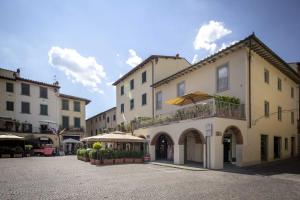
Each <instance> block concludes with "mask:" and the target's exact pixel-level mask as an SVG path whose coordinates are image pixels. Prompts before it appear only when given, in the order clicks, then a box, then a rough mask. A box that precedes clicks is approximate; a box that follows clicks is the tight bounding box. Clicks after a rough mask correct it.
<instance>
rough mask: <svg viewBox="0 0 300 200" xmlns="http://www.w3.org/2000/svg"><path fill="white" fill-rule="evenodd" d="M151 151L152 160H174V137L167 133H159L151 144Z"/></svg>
mask: <svg viewBox="0 0 300 200" xmlns="http://www.w3.org/2000/svg"><path fill="white" fill-rule="evenodd" d="M150 145H151V146H150V151H152V153H151V154H152V155H153V154H154V155H155V157H152V158H151V160H170V161H171V160H173V159H174V141H173V139H172V137H171V136H170V135H169V134H168V133H165V132H159V133H157V134H156V135H155V136H154V137H153V138H152V140H151V142H150Z"/></svg>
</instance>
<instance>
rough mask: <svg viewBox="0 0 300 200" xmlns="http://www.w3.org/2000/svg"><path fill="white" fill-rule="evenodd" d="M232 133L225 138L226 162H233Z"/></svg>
mask: <svg viewBox="0 0 300 200" xmlns="http://www.w3.org/2000/svg"><path fill="white" fill-rule="evenodd" d="M231 140H232V137H231V135H225V136H224V139H223V145H224V162H225V163H229V162H231V160H232V159H231V157H232V156H231V152H232V151H231Z"/></svg>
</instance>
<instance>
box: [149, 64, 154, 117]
mask: <svg viewBox="0 0 300 200" xmlns="http://www.w3.org/2000/svg"><path fill="white" fill-rule="evenodd" d="M150 61H151V63H152V74H151V75H152V83H151V85H153V84H154V62H153V59H151V60H150ZM152 118H154V87H153V86H152Z"/></svg>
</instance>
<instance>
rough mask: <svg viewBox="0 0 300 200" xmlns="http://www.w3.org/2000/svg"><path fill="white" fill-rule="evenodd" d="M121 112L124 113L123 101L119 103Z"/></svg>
mask: <svg viewBox="0 0 300 200" xmlns="http://www.w3.org/2000/svg"><path fill="white" fill-rule="evenodd" d="M121 113H124V103H122V104H121Z"/></svg>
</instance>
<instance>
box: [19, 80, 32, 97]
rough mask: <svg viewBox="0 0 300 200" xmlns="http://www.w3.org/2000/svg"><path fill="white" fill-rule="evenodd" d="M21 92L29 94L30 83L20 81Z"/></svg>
mask: <svg viewBox="0 0 300 200" xmlns="http://www.w3.org/2000/svg"><path fill="white" fill-rule="evenodd" d="M21 94H22V95H27V96H30V85H29V84H27V83H21Z"/></svg>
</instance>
